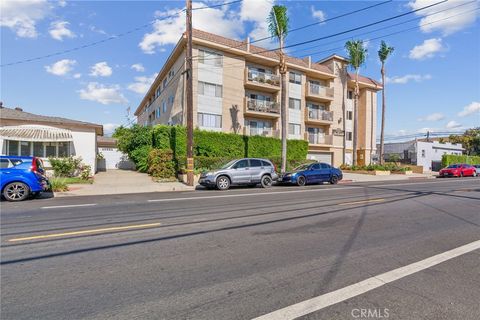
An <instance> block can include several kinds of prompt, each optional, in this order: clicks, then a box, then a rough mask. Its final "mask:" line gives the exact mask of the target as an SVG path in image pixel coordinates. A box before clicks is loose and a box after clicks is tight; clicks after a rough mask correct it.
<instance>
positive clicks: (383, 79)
mask: <svg viewBox="0 0 480 320" xmlns="http://www.w3.org/2000/svg"><path fill="white" fill-rule="evenodd" d="M381 72H382V128H381V129H380V164H383V163H384V162H385V158H384V155H383V153H384V151H383V148H384V146H383V143H384V142H383V141H384V140H383V139H384V134H385V63H384V62H382V70H381Z"/></svg>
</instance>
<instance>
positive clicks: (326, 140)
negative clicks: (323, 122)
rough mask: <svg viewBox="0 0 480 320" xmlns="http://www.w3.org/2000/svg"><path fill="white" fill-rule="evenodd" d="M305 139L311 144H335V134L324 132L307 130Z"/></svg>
mask: <svg viewBox="0 0 480 320" xmlns="http://www.w3.org/2000/svg"><path fill="white" fill-rule="evenodd" d="M305 140H307V141H308V143H309V144H311V145H319V146H331V145H333V136H332V135H324V134H315V133H309V132H305Z"/></svg>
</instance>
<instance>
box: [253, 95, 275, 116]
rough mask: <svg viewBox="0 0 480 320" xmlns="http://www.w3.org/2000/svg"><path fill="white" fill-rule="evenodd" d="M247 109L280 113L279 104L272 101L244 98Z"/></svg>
mask: <svg viewBox="0 0 480 320" xmlns="http://www.w3.org/2000/svg"><path fill="white" fill-rule="evenodd" d="M246 99H247V100H246V103H247V104H246V105H247V110H249V111H256V112H266V113H280V105H279V104H278V103H277V102H274V101H265V100H258V99H251V98H246Z"/></svg>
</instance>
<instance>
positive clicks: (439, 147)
mask: <svg viewBox="0 0 480 320" xmlns="http://www.w3.org/2000/svg"><path fill="white" fill-rule="evenodd" d="M384 150H385V151H384V155H385V160H386V161H389V160H391V159H394V158H395V159H399V160H400V161H401V162H403V163H408V164H413V165H417V166H423V171H438V170H439V169H440V167H441V162H442V156H443V155H444V154H456V155H461V154H463V152H464V151H465V149H464V148H463V147H462V145H461V144H455V143H441V142H439V141H420V140H412V141H407V142H395V143H385V149H384Z"/></svg>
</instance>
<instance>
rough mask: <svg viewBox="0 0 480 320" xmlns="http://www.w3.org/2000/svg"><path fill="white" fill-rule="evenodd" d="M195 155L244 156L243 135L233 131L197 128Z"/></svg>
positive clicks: (195, 133)
mask: <svg viewBox="0 0 480 320" xmlns="http://www.w3.org/2000/svg"><path fill="white" fill-rule="evenodd" d="M193 141H194V142H193V145H194V155H195V156H203V157H238V158H241V157H244V156H245V146H244V145H245V144H244V139H243V136H241V135H237V134H231V133H223V132H212V131H202V130H195V131H194V133H193Z"/></svg>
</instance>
